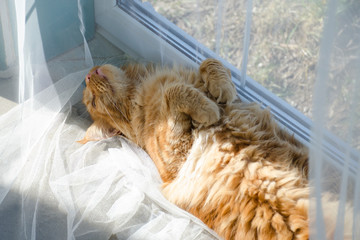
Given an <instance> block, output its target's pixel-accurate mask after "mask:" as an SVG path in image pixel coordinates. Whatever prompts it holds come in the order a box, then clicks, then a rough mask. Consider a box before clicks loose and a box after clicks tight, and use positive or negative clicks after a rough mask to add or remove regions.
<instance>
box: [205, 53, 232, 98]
mask: <svg viewBox="0 0 360 240" xmlns="http://www.w3.org/2000/svg"><path fill="white" fill-rule="evenodd" d="M199 71H200V75H201V78H202V80H203V81H204V83H205V86H206V88H207V89H208V91H209V93H210V94H211V95H212V96H213V97H214V98H215V100H216V101H217V102H218V103H232V102H233V101H234V100H235V99H236V89H235V85H234V83H233V82H232V80H231V73H230V71H229V69H227V68H225V67H224V66H223V65H222V63H221V62H220V61H218V60H216V59H206V60H205V61H204V62H202V63H201V65H200V69H199Z"/></svg>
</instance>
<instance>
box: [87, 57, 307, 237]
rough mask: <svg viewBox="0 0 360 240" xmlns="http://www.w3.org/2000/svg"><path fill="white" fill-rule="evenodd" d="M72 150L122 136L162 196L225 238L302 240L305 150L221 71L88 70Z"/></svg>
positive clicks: (211, 63)
mask: <svg viewBox="0 0 360 240" xmlns="http://www.w3.org/2000/svg"><path fill="white" fill-rule="evenodd" d="M86 85H87V87H86V88H85V90H84V96H83V102H84V104H85V105H86V107H87V109H88V111H89V113H90V115H91V117H92V119H93V120H94V123H93V124H92V125H91V126H90V127H89V129H88V130H87V132H86V136H85V138H84V139H83V140H81V141H80V142H81V143H86V142H87V141H94V140H99V139H102V138H107V137H111V136H113V135H118V134H123V135H124V136H126V137H127V138H128V139H130V140H131V141H133V142H135V143H136V144H138V145H139V146H140V147H142V148H143V149H144V150H145V151H146V152H147V153H148V154H149V155H150V157H151V158H152V159H153V161H154V163H155V165H156V166H157V169H158V170H159V172H160V175H161V178H162V180H163V181H164V184H163V186H162V192H163V194H164V195H165V197H166V198H167V199H168V200H169V201H171V202H172V203H174V204H176V205H177V206H179V207H181V208H183V209H184V210H186V211H188V212H190V213H192V214H193V215H195V216H196V217H198V218H200V219H201V220H202V221H203V222H204V223H205V224H207V225H208V226H209V227H210V228H212V229H213V230H215V231H216V232H217V233H218V234H219V235H220V236H221V237H223V238H225V239H308V238H309V228H308V209H309V187H308V180H307V164H308V151H307V149H306V148H305V147H304V146H303V145H302V144H300V143H299V142H298V141H296V140H295V139H294V137H292V136H290V135H289V134H288V133H287V132H285V131H284V130H282V129H281V128H279V127H278V126H277V124H276V123H275V121H274V120H272V118H271V116H270V113H269V111H268V110H262V109H261V108H260V107H259V106H258V105H257V104H248V103H242V102H240V100H238V99H237V97H236V90H235V87H234V85H233V83H232V81H231V75H230V71H229V70H228V69H226V68H225V67H224V66H223V65H222V64H221V63H220V62H219V61H217V60H215V59H207V60H205V61H204V62H202V64H201V66H200V68H199V70H191V69H186V68H181V67H174V68H164V67H156V66H153V65H147V66H145V65H142V64H132V65H131V64H130V65H127V66H124V67H122V68H117V67H115V66H112V65H103V66H100V67H99V66H97V67H94V68H93V69H92V70H91V71H90V73H89V74H88V75H87V76H86Z"/></svg>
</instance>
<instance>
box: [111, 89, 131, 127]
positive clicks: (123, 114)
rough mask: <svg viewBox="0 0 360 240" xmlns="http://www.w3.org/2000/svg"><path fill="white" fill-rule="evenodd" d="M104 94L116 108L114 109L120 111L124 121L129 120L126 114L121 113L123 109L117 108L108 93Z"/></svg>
mask: <svg viewBox="0 0 360 240" xmlns="http://www.w3.org/2000/svg"><path fill="white" fill-rule="evenodd" d="M105 96H106V97H107V98H108V100H109V102H111V104H112V105H113V106H114V107H115V108H116V110H118V111H119V112H120V113H121V115H122V116H123V117H124V118H125V119H126V121H128V122H129V119H128V118H127V117H126V115H125V114H124V113H123V111H121V109H119V108H118V106H117V104H116V103H115V102H114V101H112V100H111V98H110V97H109V95H108V94H105ZM108 114H109V113H108Z"/></svg>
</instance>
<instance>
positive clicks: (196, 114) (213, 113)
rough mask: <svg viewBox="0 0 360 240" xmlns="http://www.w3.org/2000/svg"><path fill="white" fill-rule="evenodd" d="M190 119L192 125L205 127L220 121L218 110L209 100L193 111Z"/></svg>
mask: <svg viewBox="0 0 360 240" xmlns="http://www.w3.org/2000/svg"><path fill="white" fill-rule="evenodd" d="M191 118H192V119H193V123H194V125H196V126H199V125H201V126H205V127H207V126H210V125H212V124H214V123H216V122H217V121H219V120H220V109H219V107H218V106H217V105H216V104H215V103H214V102H213V101H210V100H209V101H207V102H206V104H203V105H201V106H199V107H198V108H196V109H194V111H193V113H192V114H191Z"/></svg>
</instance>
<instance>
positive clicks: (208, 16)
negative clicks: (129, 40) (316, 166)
mask: <svg viewBox="0 0 360 240" xmlns="http://www.w3.org/2000/svg"><path fill="white" fill-rule="evenodd" d="M150 2H151V3H152V4H153V6H154V8H155V10H156V11H158V12H159V13H160V14H162V15H164V16H165V17H167V18H168V19H169V20H171V21H172V22H173V23H175V24H176V25H177V26H179V27H180V28H182V29H183V30H185V31H186V32H187V33H189V34H190V35H192V36H193V37H194V38H196V39H197V40H198V41H199V42H201V43H202V44H204V45H205V46H207V47H208V48H210V49H211V50H213V51H214V52H216V53H218V54H219V56H221V57H222V58H224V59H225V60H227V61H229V62H230V63H231V64H232V65H234V66H235V67H237V68H238V69H241V64H242V56H243V53H242V49H243V37H244V26H245V15H246V1H245V0H241V1H238V0H230V1H207V0H198V1H186V0H184V1H170V0H162V1H157V0H150ZM253 2H254V3H253V13H252V15H253V17H252V26H251V38H250V53H249V60H248V66H247V74H248V75H249V76H250V77H251V78H253V79H254V80H255V81H257V82H259V83H261V84H262V85H263V86H264V87H266V88H268V89H269V90H270V91H272V92H273V93H275V94H276V95H278V96H279V97H281V98H283V99H284V100H286V101H287V102H288V103H290V104H291V105H293V106H295V107H296V108H297V109H298V110H300V111H302V112H303V113H305V114H306V115H308V116H310V112H311V101H312V97H311V96H312V87H313V83H314V79H315V73H316V71H315V68H316V63H317V58H318V52H319V44H320V36H321V31H322V25H323V24H322V23H323V12H324V9H325V5H326V2H325V1H306V0H296V1H286V0H275V1H256V0H255V1H253Z"/></svg>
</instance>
